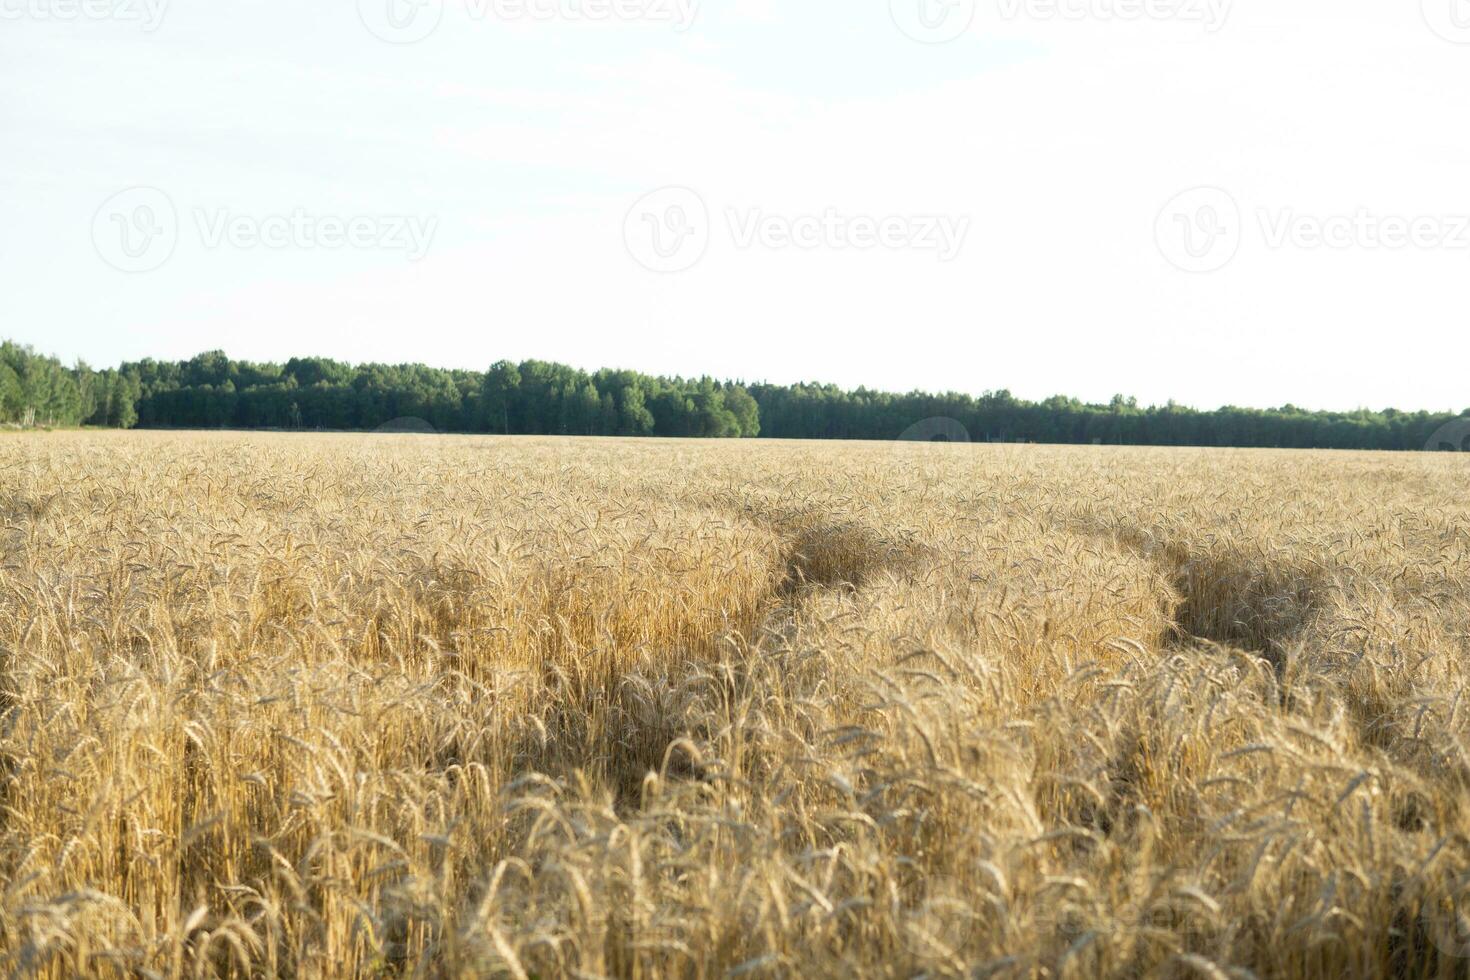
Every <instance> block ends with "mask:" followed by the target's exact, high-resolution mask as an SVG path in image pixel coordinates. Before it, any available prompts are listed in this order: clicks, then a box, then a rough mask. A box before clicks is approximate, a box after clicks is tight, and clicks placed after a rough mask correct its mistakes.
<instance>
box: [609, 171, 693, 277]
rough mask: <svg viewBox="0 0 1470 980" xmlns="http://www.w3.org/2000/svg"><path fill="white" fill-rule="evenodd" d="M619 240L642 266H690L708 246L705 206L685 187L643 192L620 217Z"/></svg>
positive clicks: (668, 268) (670, 269)
mask: <svg viewBox="0 0 1470 980" xmlns="http://www.w3.org/2000/svg"><path fill="white" fill-rule="evenodd" d="M623 241H624V242H626V243H627V246H628V253H629V254H630V255H632V256H633V258H634V259H635V260H636V261H637V262H638V264H639V265H641V266H643V267H644V268H645V269H650V270H652V271H653V272H664V273H668V272H683V271H685V270H686V269H692V268H693V267H694V266H695V265H696V264H698V262H699V260H700V259H702V258H704V253H705V252H706V251H707V250H708V249H709V242H710V218H709V208H708V207H706V206H705V203H704V198H702V197H700V196H699V195H698V194H696V193H695V192H694V191H692V190H690V189H689V188H687V187H665V188H662V189H660V190H656V191H654V192H653V193H651V194H645V195H644V196H643V197H642V198H640V199H639V200H638V202H637V203H636V204H634V205H633V206H632V207H631V208H630V209H629V210H628V214H627V217H625V218H624V219H623Z"/></svg>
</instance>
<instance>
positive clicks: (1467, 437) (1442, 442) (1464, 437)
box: [1424, 418, 1470, 938]
mask: <svg viewBox="0 0 1470 980" xmlns="http://www.w3.org/2000/svg"><path fill="white" fill-rule="evenodd" d="M1424 451H1425V452H1430V453H1470V418H1458V419H1450V421H1448V422H1446V423H1445V424H1444V425H1442V426H1440V427H1439V428H1438V429H1435V430H1434V435H1432V436H1430V437H1429V441H1428V442H1426V443H1425V444H1424ZM1467 938H1470V936H1467Z"/></svg>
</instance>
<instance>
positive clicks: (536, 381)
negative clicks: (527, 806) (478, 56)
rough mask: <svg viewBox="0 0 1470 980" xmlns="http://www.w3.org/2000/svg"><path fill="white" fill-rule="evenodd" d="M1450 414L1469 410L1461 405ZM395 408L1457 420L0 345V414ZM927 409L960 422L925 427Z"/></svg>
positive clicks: (865, 418) (1380, 439) (512, 414)
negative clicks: (78, 352)
mask: <svg viewBox="0 0 1470 980" xmlns="http://www.w3.org/2000/svg"><path fill="white" fill-rule="evenodd" d="M1463 417H1465V418H1467V419H1470V411H1467V412H1466V413H1465V415H1464V416H1463ZM406 418H412V419H421V420H423V422H424V423H426V424H427V425H428V426H431V427H432V428H433V429H435V430H438V431H441V432H471V433H497V434H512V435H617V436H684V437H706V438H742V437H743V438H753V437H756V436H761V437H764V438H775V439H897V438H900V437H906V436H907V437H913V436H915V435H918V436H919V437H923V438H927V437H930V436H931V435H933V436H941V437H942V436H949V437H953V436H955V435H959V436H961V437H968V438H969V439H971V440H974V441H1003V442H1018V441H1019V442H1052V443H1093V442H1100V443H1125V444H1136V445H1168V446H1185V445H1189V446H1242V447H1249V446H1268V447H1270V446H1278V447H1283V448H1302V449H1309V448H1324V449H1326V448H1330V449H1400V450H1419V449H1423V448H1424V447H1425V445H1426V443H1427V442H1428V440H1429V439H1430V438H1431V437H1432V436H1433V435H1434V433H1435V432H1436V431H1437V430H1439V429H1440V427H1441V426H1443V425H1444V424H1445V423H1446V422H1449V421H1451V420H1453V419H1454V418H1455V417H1454V416H1448V415H1442V414H1440V415H1436V414H1431V413H1427V412H1399V411H1395V410H1393V409H1385V410H1383V411H1369V410H1366V409H1363V410H1359V411H1356V412H1346V413H1340V412H1312V411H1308V410H1305V409H1301V408H1297V407H1295V406H1291V405H1286V406H1284V407H1281V408H1273V409H1249V408H1234V407H1225V408H1220V409H1216V410H1213V411H1200V410H1197V409H1192V408H1186V407H1182V406H1179V405H1175V404H1172V403H1171V404H1168V405H1163V406H1147V407H1143V406H1140V405H1138V404H1137V402H1135V401H1134V400H1133V399H1131V398H1125V397H1123V396H1121V395H1119V396H1117V397H1115V398H1114V399H1113V400H1112V401H1111V402H1110V403H1108V404H1086V403H1083V402H1080V401H1078V400H1076V399H1073V398H1067V397H1064V396H1060V395H1058V396H1054V397H1052V398H1048V399H1046V400H1045V401H1040V402H1032V401H1025V400H1023V399H1019V398H1015V397H1014V396H1012V395H1011V393H1010V392H1008V391H997V392H987V393H985V394H983V395H981V396H979V397H975V396H972V395H966V394H956V393H948V394H942V395H932V394H924V393H921V392H912V393H909V394H892V393H888V392H880V391H871V390H869V389H866V388H858V389H856V390H854V391H848V390H844V389H841V388H838V387H835V386H833V385H818V384H797V385H770V384H753V385H746V384H742V383H738V382H729V381H715V380H713V379H711V378H699V379H685V378H665V377H652V376H649V375H646V374H639V373H637V372H635V371H613V370H602V371H597V372H595V373H592V374H589V373H587V372H585V371H581V370H578V369H576V368H572V367H567V366H566V365H563V364H551V363H547V362H545V361H525V362H523V363H521V364H512V363H510V362H508V361H501V362H500V363H498V364H494V365H492V366H491V367H490V368H489V369H488V370H486V371H483V372H481V371H461V370H443V369H439V368H431V367H426V366H424V365H422V364H397V365H389V364H362V365H350V364H343V363H340V362H337V361H331V360H326V359H323V358H314V357H313V358H292V359H291V360H289V361H287V362H286V363H285V364H265V363H253V362H250V361H234V360H231V359H230V358H228V357H226V356H225V355H224V354H223V353H222V352H219V351H211V352H208V353H204V354H200V355H198V356H197V357H194V358H191V359H190V360H187V361H177V362H173V361H155V360H151V359H149V360H143V361H138V362H136V363H129V364H123V365H122V366H120V367H118V368H113V369H108V370H101V371H98V370H93V369H92V368H90V367H88V366H87V365H85V364H78V365H76V366H75V367H70V368H68V367H66V366H64V365H63V364H62V363H61V362H60V361H58V360H57V359H55V358H53V357H46V356H44V355H41V354H38V353H36V352H35V351H33V350H31V349H30V348H28V347H23V346H20V345H18V344H13V343H3V344H0V424H6V425H11V426H15V425H20V426H37V425H39V426H75V425H95V426H112V427H120V428H130V427H133V426H139V427H145V428H240V429H257V428H259V429H309V430H318V429H327V430H336V429H341V430H375V429H380V428H383V427H385V426H389V427H391V426H393V424H394V423H395V422H397V421H399V420H402V419H406ZM935 418H944V419H952V420H954V422H956V423H958V426H959V427H956V426H954V425H953V423H951V424H950V425H949V426H948V427H947V428H945V427H939V428H935V429H932V430H931V429H929V428H925V427H924V426H923V423H924V422H925V420H929V419H935ZM916 426H918V428H916ZM961 427H962V428H961ZM1467 429H1470V423H1467ZM1458 448H1465V447H1458Z"/></svg>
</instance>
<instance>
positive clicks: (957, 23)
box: [888, 0, 976, 44]
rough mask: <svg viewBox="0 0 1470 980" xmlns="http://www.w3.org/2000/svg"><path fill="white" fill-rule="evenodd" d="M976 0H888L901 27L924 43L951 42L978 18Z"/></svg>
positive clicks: (904, 31)
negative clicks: (976, 15) (976, 16)
mask: <svg viewBox="0 0 1470 980" xmlns="http://www.w3.org/2000/svg"><path fill="white" fill-rule="evenodd" d="M975 9H976V0H888V12H889V15H890V16H892V18H893V23H894V24H896V25H898V29H899V30H900V31H903V33H905V34H907V35H908V36H909V37H910V38H912V39H913V40H915V41H918V42H919V43H920V44H947V43H948V42H950V41H953V40H955V39H956V38H959V37H961V36H963V35H964V34H965V32H966V31H968V30H969V29H970V25H971V24H973V23H974V22H975Z"/></svg>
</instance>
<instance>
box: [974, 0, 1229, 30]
mask: <svg viewBox="0 0 1470 980" xmlns="http://www.w3.org/2000/svg"><path fill="white" fill-rule="evenodd" d="M998 2H999V4H1000V15H1001V17H1002V18H1003V19H1005V20H1021V19H1023V18H1024V19H1026V20H1037V21H1058V20H1060V21H1073V22H1076V21H1096V22H1099V23H1109V22H1123V23H1136V22H1139V21H1161V22H1172V23H1179V24H1192V25H1198V26H1199V27H1202V28H1203V29H1204V31H1205V33H1207V34H1214V33H1215V32H1216V31H1218V30H1220V29H1221V28H1222V27H1224V26H1225V22H1226V21H1228V20H1229V19H1230V12H1231V8H1232V7H1233V6H1234V3H1235V0H998Z"/></svg>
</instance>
